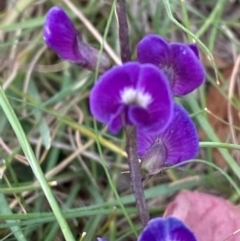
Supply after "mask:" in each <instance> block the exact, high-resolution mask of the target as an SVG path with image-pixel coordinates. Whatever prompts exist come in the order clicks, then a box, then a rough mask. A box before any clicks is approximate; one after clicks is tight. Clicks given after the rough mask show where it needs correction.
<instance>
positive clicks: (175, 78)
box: [137, 34, 205, 96]
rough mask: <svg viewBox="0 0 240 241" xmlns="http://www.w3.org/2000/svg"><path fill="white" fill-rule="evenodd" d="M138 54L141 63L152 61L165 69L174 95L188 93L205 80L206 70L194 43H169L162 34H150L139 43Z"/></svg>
mask: <svg viewBox="0 0 240 241" xmlns="http://www.w3.org/2000/svg"><path fill="white" fill-rule="evenodd" d="M137 56H138V61H139V62H140V63H152V64H154V65H156V66H158V67H159V68H160V69H161V70H163V72H164V73H165V74H166V75H167V77H168V79H169V82H170V85H171V88H172V92H173V94H174V95H177V96H182V95H186V94H188V93H190V92H191V91H193V90H194V89H196V88H197V87H199V86H200V85H201V84H202V83H203V82H204V79H205V71H204V68H203V65H202V64H201V62H200V60H199V53H198V49H197V46H196V45H194V44H191V45H187V44H182V43H172V44H168V43H167V42H166V41H165V40H164V39H163V38H161V37H160V36H158V35H156V34H149V35H147V36H145V37H144V38H143V39H142V40H141V41H140V42H139V43H138V45H137Z"/></svg>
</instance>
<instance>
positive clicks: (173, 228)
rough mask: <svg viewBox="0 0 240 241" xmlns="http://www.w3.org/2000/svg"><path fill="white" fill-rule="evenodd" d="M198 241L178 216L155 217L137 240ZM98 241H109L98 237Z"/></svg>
mask: <svg viewBox="0 0 240 241" xmlns="http://www.w3.org/2000/svg"><path fill="white" fill-rule="evenodd" d="M174 240H176V241H197V239H196V237H195V236H194V234H193V233H192V231H191V230H190V229H189V228H188V227H186V225H185V224H184V223H183V222H182V221H180V220H179V219H177V218H174V217H167V218H154V219H151V220H150V221H149V222H148V224H147V226H146V227H145V228H144V229H143V231H142V232H141V233H140V235H139V237H138V239H137V241H174ZM98 241H107V240H106V239H103V238H98Z"/></svg>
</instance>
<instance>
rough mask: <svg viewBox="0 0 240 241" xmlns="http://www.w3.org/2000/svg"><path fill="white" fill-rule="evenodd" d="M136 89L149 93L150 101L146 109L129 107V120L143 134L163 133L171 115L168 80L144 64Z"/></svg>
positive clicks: (150, 66)
mask: <svg viewBox="0 0 240 241" xmlns="http://www.w3.org/2000/svg"><path fill="white" fill-rule="evenodd" d="M138 89H140V90H141V91H143V92H144V93H145V92H146V93H150V94H151V98H152V101H151V102H150V104H149V105H148V107H147V108H146V109H143V108H140V107H139V106H131V108H130V110H129V118H130V120H131V121H132V122H133V123H134V124H136V125H137V126H138V128H139V129H140V130H141V131H143V132H144V131H145V132H147V133H156V132H158V133H159V132H161V131H163V130H164V129H165V128H166V127H167V126H168V124H169V122H170V120H171V117H172V113H173V102H172V96H171V93H170V88H169V83H168V80H167V79H166V77H165V75H164V74H163V73H162V72H161V71H159V70H158V69H157V68H155V67H154V66H152V65H149V64H145V65H143V66H142V68H141V72H140V74H139V83H138Z"/></svg>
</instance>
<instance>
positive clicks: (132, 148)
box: [117, 0, 149, 226]
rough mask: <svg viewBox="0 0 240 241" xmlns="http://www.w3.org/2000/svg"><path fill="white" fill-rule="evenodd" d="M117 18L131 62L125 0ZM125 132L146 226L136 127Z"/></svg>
mask: <svg viewBox="0 0 240 241" xmlns="http://www.w3.org/2000/svg"><path fill="white" fill-rule="evenodd" d="M117 16H118V23H119V39H120V46H121V59H122V62H123V63H124V62H128V61H130V60H131V52H130V44H129V36H128V24H127V14H126V2H125V0H118V6H117ZM125 132H126V139H127V145H126V151H127V154H128V164H129V168H130V177H131V185H132V190H133V194H134V196H135V199H136V205H137V209H138V212H139V216H140V220H141V223H142V225H143V226H146V224H147V223H148V220H149V213H148V208H147V203H146V199H145V196H144V190H143V184H142V174H141V168H140V164H139V161H138V155H137V143H136V138H137V136H136V127H134V126H126V128H125Z"/></svg>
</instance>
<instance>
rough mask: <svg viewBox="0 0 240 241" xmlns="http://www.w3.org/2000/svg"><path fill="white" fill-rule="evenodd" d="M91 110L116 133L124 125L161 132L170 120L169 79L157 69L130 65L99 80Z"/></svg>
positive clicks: (114, 69)
mask: <svg viewBox="0 0 240 241" xmlns="http://www.w3.org/2000/svg"><path fill="white" fill-rule="evenodd" d="M90 109H91V112H92V114H93V115H94V116H95V118H96V119H97V120H99V121H101V122H103V123H106V124H108V127H109V129H110V131H112V132H113V133H116V132H118V131H119V130H120V129H121V127H122V126H123V125H135V126H136V127H137V128H138V129H139V130H142V131H143V132H148V133H159V132H160V131H162V130H164V129H165V128H166V127H167V125H168V123H169V121H170V120H171V116H172V109H173V101H172V96H171V91H170V87H169V84H168V81H167V78H166V77H165V75H164V74H163V73H162V72H161V71H159V69H158V68H156V67H155V66H154V65H151V64H143V65H142V64H139V63H134V62H129V63H126V64H124V65H122V66H116V67H113V68H112V69H110V70H108V71H107V72H105V73H104V74H103V75H102V76H101V77H100V79H99V81H98V82H97V83H96V84H95V86H94V87H93V89H92V91H91V94H90Z"/></svg>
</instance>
